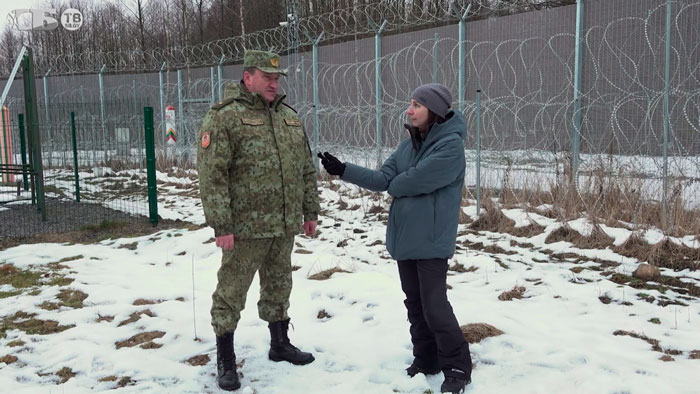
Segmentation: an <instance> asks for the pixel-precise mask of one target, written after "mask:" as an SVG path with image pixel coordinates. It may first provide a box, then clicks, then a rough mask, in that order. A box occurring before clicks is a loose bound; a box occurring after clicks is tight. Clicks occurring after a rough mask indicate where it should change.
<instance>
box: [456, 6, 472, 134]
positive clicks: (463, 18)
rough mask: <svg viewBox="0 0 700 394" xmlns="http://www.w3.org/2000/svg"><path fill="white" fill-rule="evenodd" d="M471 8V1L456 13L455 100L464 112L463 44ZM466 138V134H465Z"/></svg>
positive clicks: (464, 43) (464, 54)
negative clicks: (456, 80)
mask: <svg viewBox="0 0 700 394" xmlns="http://www.w3.org/2000/svg"><path fill="white" fill-rule="evenodd" d="M471 8H472V5H471V3H470V4H469V5H468V6H467V9H466V11H464V13H463V14H461V15H460V14H459V13H458V14H457V16H458V17H459V44H458V45H459V66H458V68H459V79H458V92H457V102H458V103H459V111H460V112H462V113H464V107H465V103H464V89H465V85H466V83H465V79H466V75H465V74H466V70H465V66H464V63H465V59H464V58H465V56H466V53H465V49H464V46H465V45H466V40H467V38H466V37H467V14H469V10H470V9H471ZM465 138H466V134H465Z"/></svg>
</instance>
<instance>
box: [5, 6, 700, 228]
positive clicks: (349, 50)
mask: <svg viewBox="0 0 700 394" xmlns="http://www.w3.org/2000/svg"><path fill="white" fill-rule="evenodd" d="M484 4H485V2H469V1H456V2H452V3H451V6H450V7H449V8H445V9H435V10H428V11H425V10H424V11H422V13H418V12H416V11H415V10H409V11H406V12H405V13H403V14H397V13H396V12H393V13H392V12H391V11H390V10H387V9H386V8H382V7H379V6H366V7H356V8H353V9H346V10H337V11H336V12H333V13H331V14H328V15H323V16H319V17H314V18H307V19H301V20H298V21H294V20H293V21H291V22H292V23H289V24H288V25H287V26H286V27H284V28H282V27H280V28H276V29H271V30H266V31H263V32H257V33H254V34H251V35H247V36H243V37H234V38H231V39H227V40H222V41H217V42H213V43H209V44H207V45H204V46H200V47H194V48H182V49H169V50H157V51H150V52H144V53H136V54H134V53H131V54H125V53H107V54H105V53H91V54H74V55H71V56H67V57H63V58H51V59H41V60H40V70H41V72H42V75H41V77H39V80H38V81H37V86H39V87H43V95H42V94H41V90H42V89H40V92H39V93H40V98H39V107H40V108H39V114H40V116H43V117H45V118H46V119H53V118H55V117H56V116H58V115H57V114H59V113H61V111H62V109H61V108H63V107H65V103H75V104H76V105H78V107H83V108H88V109H89V110H88V111H84V112H85V113H86V114H89V115H86V116H89V118H90V119H92V121H94V127H93V128H92V129H90V130H91V131H90V132H88V134H87V136H86V140H87V141H91V142H89V143H88V142H86V143H87V144H90V146H91V147H93V148H92V149H89V150H91V151H93V152H97V151H100V150H104V151H109V150H110V149H109V147H113V146H115V145H116V144H117V132H116V131H115V128H114V127H112V126H110V124H112V123H114V120H115V119H116V120H118V119H124V117H128V116H129V114H130V113H131V114H133V113H134V112H133V110H131V109H130V107H134V108H137V107H139V106H140V105H141V104H139V103H141V102H147V103H151V104H152V105H153V106H154V108H155V114H154V117H155V126H154V127H155V130H156V139H155V142H156V144H157V147H158V148H159V152H160V153H157V154H158V155H160V156H164V153H163V152H165V148H166V147H168V144H166V134H167V132H168V131H169V130H171V129H172V130H173V131H174V132H175V134H176V136H177V138H176V140H177V142H176V144H175V145H174V147H173V149H175V151H176V152H177V153H178V154H177V155H174V159H173V160H172V162H171V163H170V164H172V165H175V166H191V165H192V163H193V161H194V160H195V157H194V151H195V149H194V148H195V147H196V141H197V132H198V131H197V130H198V127H199V124H200V122H201V119H202V117H203V114H204V113H205V111H206V110H207V109H208V107H209V106H210V105H211V104H212V103H213V102H216V101H218V100H220V99H221V98H222V96H223V92H224V89H225V84H226V83H236V82H237V81H238V79H239V78H240V76H241V73H242V69H241V66H240V64H231V62H234V63H235V62H238V61H240V59H241V55H242V53H243V48H259V49H273V50H278V51H279V50H282V51H283V52H284V53H283V54H284V55H285V56H284V59H283V63H284V64H286V65H287V66H288V67H289V76H288V77H287V78H286V79H285V80H284V82H283V87H282V90H284V91H285V92H286V93H287V95H288V98H287V99H288V101H289V102H291V104H292V105H294V106H295V108H297V109H298V111H299V113H300V115H301V117H302V119H303V121H304V124H305V126H306V130H307V133H308V135H309V140H310V142H311V143H312V147H313V149H314V150H317V149H325V150H335V151H338V152H340V155H341V156H343V157H344V158H345V159H347V160H354V161H356V162H359V163H360V164H365V165H370V166H376V165H377V164H378V163H380V162H381V161H382V159H383V158H385V157H386V156H387V154H388V153H389V152H390V151H391V150H392V149H393V147H395V146H396V144H397V143H398V142H399V141H400V140H401V139H403V138H405V135H404V131H403V127H402V124H403V123H404V122H405V114H404V113H405V109H406V107H407V103H408V99H409V97H410V94H411V91H412V90H413V89H414V88H415V87H416V86H418V85H419V84H422V83H427V82H440V83H442V84H444V85H446V86H448V87H449V88H450V90H451V92H452V93H453V95H454V105H453V107H454V108H455V109H456V110H459V111H462V112H463V113H464V115H465V117H466V118H467V120H468V133H467V138H466V140H465V147H466V150H465V155H466V156H467V158H468V160H469V163H470V171H469V173H468V175H467V184H468V185H469V186H470V191H471V192H470V193H471V194H470V196H471V198H475V196H476V194H478V193H479V194H480V195H481V196H482V197H493V196H495V197H500V198H501V199H505V200H508V199H510V200H512V203H513V204H521V205H522V204H535V203H536V202H540V203H542V204H541V205H543V206H548V205H551V203H555V202H557V201H558V202H559V203H564V202H565V201H571V200H572V199H571V198H570V197H571V195H570V194H569V193H571V190H572V189H573V190H574V191H575V193H576V195H577V196H578V197H577V198H576V199H577V200H583V205H584V207H583V210H584V211H587V212H589V213H591V212H597V213H599V214H601V215H604V214H605V213H604V212H602V211H604V207H605V206H606V204H608V203H610V202H616V201H617V202H620V199H624V200H626V203H627V204H628V205H629V209H628V211H626V212H625V213H624V214H623V213H619V212H618V213H619V214H620V215H622V216H620V217H619V218H618V220H623V221H625V222H629V223H633V224H651V223H654V224H657V225H661V226H662V227H665V228H670V229H672V228H673V227H675V226H685V227H686V230H688V228H687V227H688V226H690V227H692V224H690V223H688V222H687V221H685V222H684V221H683V218H684V217H688V215H686V214H685V213H686V212H687V211H688V210H691V211H692V210H699V209H700V199H698V196H699V195H700V68H699V67H698V64H700V27H699V26H700V3H698V2H697V1H693V0H673V1H671V0H616V1H605V0H579V1H578V2H577V4H573V5H568V6H562V7H556V8H549V9H540V10H533V11H529V12H520V13H511V12H507V11H508V10H504V9H501V8H497V7H494V8H492V9H486V7H485V6H484ZM499 4H500V3H499ZM520 11H524V10H520ZM426 23H441V24H443V25H442V26H440V27H434V28H429V29H419V28H420V27H421V26H425V24H426ZM407 30H411V31H408V32H401V31H407ZM331 42H333V43H331ZM49 69H51V71H50V72H49V71H48V70H49ZM126 70H129V71H132V72H133V71H134V70H143V71H146V72H143V73H138V74H134V73H130V74H126V73H123V71H126ZM89 71H92V72H93V73H92V74H81V75H78V74H80V73H84V72H89ZM115 72H117V73H116V74H115ZM16 88H17V87H16V86H13V89H16ZM12 91H15V90H11V92H12ZM477 91H480V97H479V98H480V99H479V100H478V101H479V105H477V99H476V98H477ZM115 103H121V104H115ZM166 107H171V110H170V112H167V111H166ZM110 108H112V109H113V110H110ZM110 122H112V123H110ZM49 133H50V131H48V130H47V131H46V134H45V135H44V136H43V138H44V139H45V140H46V141H47V145H46V146H52V144H63V143H62V142H57V140H56V138H55V137H54V136H52V135H49ZM134 141H136V140H134ZM477 152H479V153H478V156H477ZM57 160H58V159H57ZM477 163H478V165H479V168H478V170H479V171H476V168H475V166H476V165H477ZM477 174H478V175H477ZM613 189H615V190H617V191H616V192H615V193H613V192H612V190H613ZM481 191H483V193H480V192H481ZM603 191H607V192H609V193H607V192H606V193H604V192H603ZM546 196H548V197H546ZM596 196H597V197H596ZM614 196H617V197H614ZM555 200H557V201H555ZM649 204H652V205H649ZM650 207H652V208H653V209H651V208H650ZM649 212H653V215H652V216H653V218H651V217H647V216H649ZM559 214H560V215H562V213H561V212H560V213H559ZM689 217H695V216H689ZM698 231H700V229H698Z"/></svg>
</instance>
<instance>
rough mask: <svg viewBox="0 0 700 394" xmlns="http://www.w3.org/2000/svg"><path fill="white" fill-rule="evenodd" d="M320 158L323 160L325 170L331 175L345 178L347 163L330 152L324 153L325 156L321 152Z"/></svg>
mask: <svg viewBox="0 0 700 394" xmlns="http://www.w3.org/2000/svg"><path fill="white" fill-rule="evenodd" d="M318 157H319V158H320V159H321V164H322V165H323V168H325V169H326V171H327V172H328V173H329V174H331V175H337V176H343V173H345V163H343V162H341V161H340V160H338V158H337V157H335V156H333V155H331V154H330V153H328V152H323V154H321V152H319V153H318Z"/></svg>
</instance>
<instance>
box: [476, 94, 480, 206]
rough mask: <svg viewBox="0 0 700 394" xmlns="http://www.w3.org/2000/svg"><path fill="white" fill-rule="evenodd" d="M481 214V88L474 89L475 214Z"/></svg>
mask: <svg viewBox="0 0 700 394" xmlns="http://www.w3.org/2000/svg"><path fill="white" fill-rule="evenodd" d="M480 214H481V90H477V91H476V215H477V216H479V215H480Z"/></svg>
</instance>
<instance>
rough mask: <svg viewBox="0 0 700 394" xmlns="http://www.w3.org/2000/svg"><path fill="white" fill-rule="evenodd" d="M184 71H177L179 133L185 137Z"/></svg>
mask: <svg viewBox="0 0 700 394" xmlns="http://www.w3.org/2000/svg"><path fill="white" fill-rule="evenodd" d="M182 111H183V103H182V70H177V115H176V118H177V131H178V133H180V135H181V136H183V137H184V136H185V130H183V128H182V118H183V116H182Z"/></svg>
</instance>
